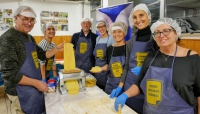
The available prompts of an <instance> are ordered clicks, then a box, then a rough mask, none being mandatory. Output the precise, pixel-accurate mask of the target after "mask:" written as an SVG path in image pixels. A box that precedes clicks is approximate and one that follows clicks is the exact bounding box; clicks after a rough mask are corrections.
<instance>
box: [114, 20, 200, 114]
mask: <svg viewBox="0 0 200 114" xmlns="http://www.w3.org/2000/svg"><path fill="white" fill-rule="evenodd" d="M151 32H152V33H153V37H154V40H155V41H156V43H157V45H158V46H159V47H160V49H159V50H158V51H156V52H150V53H149V54H148V55H147V57H146V59H145V61H144V63H143V66H142V69H141V72H140V76H139V79H138V80H137V82H136V83H135V84H133V85H132V86H131V87H130V88H129V89H128V90H127V91H126V92H125V93H123V94H122V95H120V96H119V97H118V98H117V99H116V101H115V107H116V106H117V105H118V104H124V102H125V101H126V99H127V98H128V97H132V96H136V95H138V94H139V93H140V90H142V91H143V93H144V94H145V103H144V114H149V113H152V114H197V113H200V106H199V105H198V104H200V98H199V96H200V83H199V82H200V70H199V69H200V59H199V55H198V54H197V52H195V51H192V50H190V49H187V48H183V47H180V46H178V45H177V44H176V41H177V39H178V38H179V37H180V35H181V28H180V27H179V25H178V24H177V23H176V21H175V20H173V19H171V18H163V19H159V20H158V21H156V22H155V23H154V24H153V25H152V26H151ZM116 110H118V109H117V107H116Z"/></svg>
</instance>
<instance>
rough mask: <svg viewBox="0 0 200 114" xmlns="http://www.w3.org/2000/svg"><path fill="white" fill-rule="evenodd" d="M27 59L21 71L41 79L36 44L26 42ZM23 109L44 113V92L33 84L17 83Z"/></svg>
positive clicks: (31, 113)
mask: <svg viewBox="0 0 200 114" xmlns="http://www.w3.org/2000/svg"><path fill="white" fill-rule="evenodd" d="M24 45H25V48H26V59H25V62H24V64H23V65H22V67H21V68H20V70H19V72H20V73H21V74H23V75H25V76H27V77H29V78H33V79H37V80H41V79H42V76H41V72H40V68H39V63H38V57H37V51H36V44H35V43H34V42H25V43H24ZM16 90H17V95H18V97H19V101H20V105H21V108H22V111H23V112H24V113H25V114H42V113H43V112H44V111H45V107H44V106H45V104H44V94H43V92H40V91H38V90H37V89H36V88H35V87H33V86H25V85H19V84H16Z"/></svg>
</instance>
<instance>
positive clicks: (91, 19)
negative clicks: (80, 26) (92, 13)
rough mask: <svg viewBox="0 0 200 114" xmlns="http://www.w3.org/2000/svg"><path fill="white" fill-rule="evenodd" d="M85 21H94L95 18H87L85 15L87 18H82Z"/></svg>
mask: <svg viewBox="0 0 200 114" xmlns="http://www.w3.org/2000/svg"><path fill="white" fill-rule="evenodd" d="M84 21H89V22H91V23H92V22H93V18H87V17H85V18H83V19H82V20H81V23H82V22H84Z"/></svg>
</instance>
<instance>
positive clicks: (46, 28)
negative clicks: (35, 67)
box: [38, 23, 58, 82]
mask: <svg viewBox="0 0 200 114" xmlns="http://www.w3.org/2000/svg"><path fill="white" fill-rule="evenodd" d="M42 33H43V34H44V39H43V40H42V41H41V42H40V43H39V44H38V46H40V47H41V48H42V49H43V50H44V51H47V50H51V49H53V48H55V47H56V44H55V43H54V42H52V39H53V37H54V36H55V34H56V31H55V27H54V25H53V24H51V23H46V24H44V25H43V27H42ZM51 69H52V71H53V76H54V78H55V80H56V81H58V77H57V72H56V62H55V56H52V57H51V58H49V59H47V60H44V61H41V60H40V70H41V74H42V81H43V82H46V79H49V78H50V70H51Z"/></svg>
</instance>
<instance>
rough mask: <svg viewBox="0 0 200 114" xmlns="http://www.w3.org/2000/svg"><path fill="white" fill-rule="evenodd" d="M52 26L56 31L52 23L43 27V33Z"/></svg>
mask: <svg viewBox="0 0 200 114" xmlns="http://www.w3.org/2000/svg"><path fill="white" fill-rule="evenodd" d="M50 26H52V27H53V28H54V29H55V26H54V25H53V24H52V23H45V24H44V25H43V26H42V33H43V34H44V33H45V31H46V29H47V28H48V27H50Z"/></svg>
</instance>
